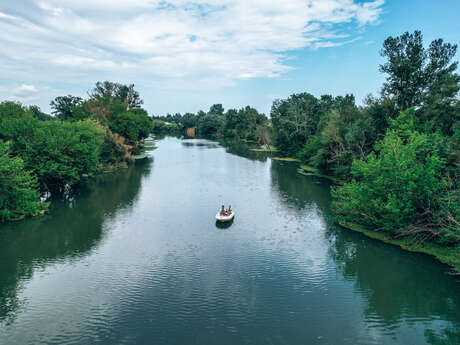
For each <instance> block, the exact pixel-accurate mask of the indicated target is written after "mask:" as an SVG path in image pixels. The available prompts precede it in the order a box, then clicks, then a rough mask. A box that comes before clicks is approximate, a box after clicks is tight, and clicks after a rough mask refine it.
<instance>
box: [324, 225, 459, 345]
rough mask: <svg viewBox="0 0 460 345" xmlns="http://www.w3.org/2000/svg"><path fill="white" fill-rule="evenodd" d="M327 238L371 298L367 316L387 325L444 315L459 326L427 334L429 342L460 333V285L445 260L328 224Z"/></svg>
mask: <svg viewBox="0 0 460 345" xmlns="http://www.w3.org/2000/svg"><path fill="white" fill-rule="evenodd" d="M327 236H328V239H329V241H330V242H331V245H330V247H329V250H330V255H331V257H332V258H333V259H334V261H335V263H336V265H337V266H338V267H340V268H341V270H342V273H343V275H344V277H345V278H346V279H351V280H354V281H355V282H356V287H357V289H358V290H359V291H360V292H361V293H362V294H363V295H364V296H365V297H366V300H367V309H366V310H365V317H366V318H368V319H375V316H377V318H378V320H379V322H380V323H381V325H383V326H398V325H399V324H400V323H401V320H402V319H407V320H408V322H410V320H411V319H413V320H415V319H419V320H420V319H425V320H430V319H432V318H433V317H439V318H440V319H441V320H445V321H447V322H452V324H453V325H454V328H453V329H451V330H450V331H447V330H446V332H447V333H445V332H441V333H442V334H441V335H439V334H437V333H436V332H433V331H430V332H427V333H426V335H427V340H428V339H431V340H430V343H441V344H442V343H443V342H442V341H441V342H437V341H432V340H433V339H438V340H439V339H442V338H443V337H444V338H445V337H446V336H447V334H450V335H449V337H450V338H451V339H453V338H452V335H454V337H455V336H456V337H459V336H460V329H459V326H460V323H459V318H460V313H459V311H460V286H459V283H458V281H457V280H456V279H454V278H453V277H452V276H450V275H448V274H446V271H445V270H443V269H441V268H442V266H441V265H440V264H438V263H437V262H435V261H434V260H433V259H432V258H430V257H428V256H424V255H418V254H409V253H406V252H403V251H401V250H400V249H399V248H397V247H394V246H390V245H387V244H384V243H382V242H379V241H375V240H370V239H368V238H365V237H364V236H362V235H360V234H358V233H353V232H350V231H347V230H343V229H341V228H339V227H334V226H331V227H329V229H328V232H327ZM454 329H456V331H455V330H454ZM444 333H445V334H444ZM428 335H429V336H428ZM446 339H447V338H446ZM446 344H450V342H447V343H446Z"/></svg>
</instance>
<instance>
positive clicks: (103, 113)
mask: <svg viewBox="0 0 460 345" xmlns="http://www.w3.org/2000/svg"><path fill="white" fill-rule="evenodd" d="M142 103H143V102H142V100H141V99H140V97H139V93H138V92H137V91H136V90H134V86H133V85H129V86H126V85H121V84H117V83H112V82H108V81H106V82H98V83H96V86H95V88H94V89H93V90H92V91H91V92H90V93H89V96H88V98H87V99H82V98H80V97H74V96H71V95H68V96H61V97H57V98H56V99H55V100H53V101H52V102H51V108H52V109H53V112H52V113H53V115H54V116H51V115H48V114H45V113H43V112H41V111H40V109H39V108H38V107H36V106H31V107H26V106H23V105H21V104H20V103H15V102H9V101H7V102H3V103H0V221H7V220H15V219H22V218H24V217H26V216H30V215H35V214H37V213H40V212H42V211H43V210H44V209H46V207H47V204H46V203H44V202H41V198H42V199H43V196H44V195H49V194H54V193H62V192H65V191H67V190H69V188H71V187H72V186H74V185H76V184H78V183H79V182H80V181H82V180H83V179H85V178H88V177H91V176H93V175H94V174H96V173H98V172H99V171H101V170H107V169H113V168H114V167H117V166H122V165H126V164H128V163H129V162H131V161H132V160H133V155H135V154H137V153H138V152H139V150H140V143H141V141H142V139H144V138H146V137H147V136H148V135H149V134H150V133H151V130H152V119H151V118H150V117H149V116H148V114H147V112H146V111H145V110H144V109H142V108H141V105H142Z"/></svg>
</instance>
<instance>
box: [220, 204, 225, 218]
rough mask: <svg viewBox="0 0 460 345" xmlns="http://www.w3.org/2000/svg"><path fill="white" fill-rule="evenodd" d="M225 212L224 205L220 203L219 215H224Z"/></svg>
mask: <svg viewBox="0 0 460 345" xmlns="http://www.w3.org/2000/svg"><path fill="white" fill-rule="evenodd" d="M225 213H226V212H225V206H224V205H222V208H221V209H220V215H221V216H225V215H226V214H225Z"/></svg>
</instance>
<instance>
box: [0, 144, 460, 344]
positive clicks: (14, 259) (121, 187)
mask: <svg viewBox="0 0 460 345" xmlns="http://www.w3.org/2000/svg"><path fill="white" fill-rule="evenodd" d="M226 147H227V146H226ZM154 154H155V164H154V165H153V164H152V162H149V161H146V162H143V163H139V164H136V166H134V167H131V168H130V169H128V170H126V171H122V172H120V173H117V174H114V175H110V176H104V177H102V178H100V179H98V180H97V181H94V182H93V183H92V184H91V185H90V186H88V188H86V189H81V190H79V191H78V193H76V195H75V196H73V198H72V200H71V201H68V200H67V201H65V200H61V201H59V200H57V201H55V202H54V203H53V208H52V210H51V212H50V214H48V215H46V216H44V217H40V218H35V219H30V220H27V221H25V222H21V223H13V224H9V225H7V226H2V227H0V303H1V304H0V344H64V343H65V344H113V343H117V344H139V343H154V344H187V345H188V344H232V345H233V344H391V343H396V344H426V343H428V344H457V343H460V311H459V310H460V288H459V286H460V285H459V282H458V281H457V279H456V278H455V277H452V276H450V275H448V274H446V272H447V270H446V268H445V267H444V266H442V265H440V264H438V263H437V262H436V261H434V260H432V259H431V258H429V257H426V256H423V255H417V254H411V253H406V252H403V251H401V250H399V249H398V248H396V247H392V246H388V245H385V244H383V243H380V242H377V241H373V240H370V239H368V238H366V237H364V236H362V235H360V234H358V233H353V232H350V231H347V230H344V229H342V228H340V227H338V226H336V225H334V224H333V223H332V222H331V221H330V220H329V215H330V214H331V213H330V208H329V205H330V194H329V189H328V188H329V185H328V184H327V182H325V181H322V180H320V179H317V178H314V177H307V176H302V175H300V174H298V173H297V171H296V170H297V167H296V165H295V164H291V163H286V162H278V161H272V160H270V159H269V158H268V156H267V155H266V154H263V153H262V154H261V153H259V152H253V151H249V150H248V146H247V145H246V144H236V143H232V144H229V146H228V147H227V148H225V149H224V148H223V147H221V146H219V145H218V144H216V143H215V142H212V141H206V140H200V139H194V140H185V141H181V140H179V139H175V138H165V139H163V140H162V141H161V142H160V143H159V145H158V149H157V150H155V151H154ZM222 204H225V205H228V204H231V205H234V206H235V209H236V212H237V213H238V217H237V218H236V219H235V221H234V222H233V223H216V221H215V213H216V210H217V209H218V208H219V207H220V205H222Z"/></svg>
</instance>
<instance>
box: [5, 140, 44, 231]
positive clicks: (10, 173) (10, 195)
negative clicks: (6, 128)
mask: <svg viewBox="0 0 460 345" xmlns="http://www.w3.org/2000/svg"><path fill="white" fill-rule="evenodd" d="M8 150H9V145H8V144H6V143H4V142H3V141H0V222H4V221H8V220H17V219H22V218H24V217H27V216H33V215H36V214H38V213H39V212H40V211H42V210H44V209H45V208H46V206H47V205H46V204H45V203H42V202H40V193H39V191H38V183H37V179H36V177H34V176H33V175H32V174H31V173H30V172H29V171H27V170H26V169H25V167H24V161H23V160H22V159H21V158H20V157H11V156H10V155H9V152H8Z"/></svg>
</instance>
